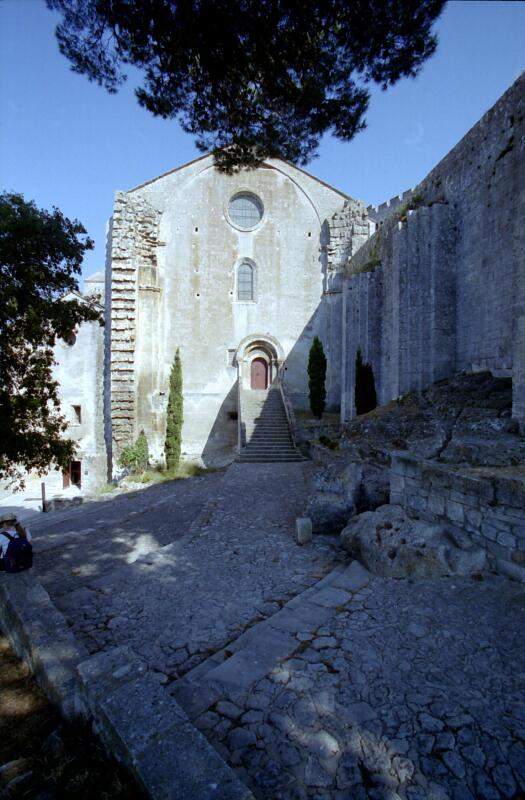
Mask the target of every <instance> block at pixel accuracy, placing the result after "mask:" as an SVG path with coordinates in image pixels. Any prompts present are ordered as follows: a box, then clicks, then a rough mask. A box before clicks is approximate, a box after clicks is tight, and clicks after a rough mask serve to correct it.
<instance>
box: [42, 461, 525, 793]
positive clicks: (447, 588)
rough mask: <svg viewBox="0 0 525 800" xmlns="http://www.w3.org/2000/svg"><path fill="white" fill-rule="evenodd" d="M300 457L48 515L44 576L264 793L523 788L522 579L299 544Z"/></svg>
mask: <svg viewBox="0 0 525 800" xmlns="http://www.w3.org/2000/svg"><path fill="white" fill-rule="evenodd" d="M304 470H305V466H304V465H301V464H289V465H262V464H261V465H259V464H254V465H245V464H243V465H241V464H238V465H233V466H232V467H230V468H229V469H228V470H227V471H226V472H224V473H222V474H215V475H209V476H203V477H202V478H196V479H188V480H186V481H180V482H178V483H176V484H170V485H164V486H162V487H154V488H152V489H150V490H146V491H145V492H141V493H138V494H137V495H136V496H132V497H129V496H128V497H126V498H118V502H117V501H109V502H107V503H101V504H98V507H95V506H92V507H90V506H88V507H86V508H85V509H81V510H79V511H78V512H75V513H71V514H69V515H67V514H65V512H64V514H63V515H62V516H59V515H55V516H54V517H53V518H51V516H50V518H49V520H48V521H47V523H46V524H50V523H52V529H50V530H49V531H48V532H47V534H46V533H45V532H44V531H43V530H40V531H38V530H35V534H36V540H37V542H38V544H37V548H38V547H39V548H40V553H39V552H38V550H37V564H38V569H39V572H40V578H41V579H42V580H43V582H44V583H45V585H46V586H47V588H48V590H49V591H50V593H51V596H52V597H53V599H54V600H55V602H56V603H57V605H58V606H59V607H61V608H62V609H63V610H64V612H65V614H66V616H67V617H68V620H69V622H70V624H71V626H72V628H73V630H74V632H75V633H76V634H77V636H78V637H79V638H80V639H81V640H82V641H83V642H84V644H86V645H87V647H88V648H89V650H90V651H91V652H99V651H101V650H105V649H107V648H110V647H113V646H115V645H128V646H129V647H131V649H132V650H133V651H135V652H136V653H137V654H138V655H139V656H141V657H142V658H143V659H144V660H146V661H147V663H148V664H149V666H150V668H151V669H153V670H154V671H155V672H156V673H157V675H158V678H159V680H160V681H161V683H163V684H165V685H166V691H168V692H170V694H172V695H173V696H174V697H175V698H176V699H177V700H178V702H179V703H180V704H181V705H182V706H183V707H184V708H185V710H186V711H187V713H188V715H189V716H190V718H191V719H192V720H193V721H194V723H195V724H196V725H197V727H198V728H199V729H200V730H201V731H202V732H203V733H205V735H206V736H207V737H208V739H209V741H210V742H211V743H212V744H213V745H214V746H215V747H216V748H217V750H218V751H219V752H220V753H221V754H222V755H223V756H224V758H225V759H226V760H227V761H228V762H229V763H230V764H231V765H232V766H233V768H234V769H235V770H236V771H237V773H238V775H239V777H240V778H241V779H242V780H243V781H244V782H245V783H246V784H248V785H249V786H250V787H251V789H252V790H253V792H254V794H255V796H256V797H257V798H258V799H259V800H365V799H366V798H370V799H371V800H399V798H402V800H478V798H479V799H480V800H497V799H498V798H513V800H524V798H525V666H524V665H525V658H524V657H525V645H524V636H523V631H524V630H525V586H523V585H520V584H518V583H513V582H511V581H509V580H507V579H505V578H502V577H498V576H486V577H485V579H484V580H472V579H471V578H458V577H455V578H441V579H435V580H419V581H412V580H393V579H385V578H373V579H370V576H369V575H368V574H367V573H366V571H364V570H363V569H362V568H361V567H360V566H359V565H358V564H357V562H354V563H353V564H350V566H348V564H349V562H348V560H346V554H344V551H342V550H341V549H340V548H339V547H338V545H337V542H336V540H334V539H332V538H330V537H320V536H318V537H315V538H314V541H313V543H312V544H310V545H308V546H305V547H299V546H297V545H296V544H295V543H294V540H293V522H294V518H295V516H297V515H298V514H300V513H301V511H302V509H303V508H304V504H305V501H306V485H305V480H304ZM53 520H54V521H53ZM43 524H44V523H43ZM33 527H35V526H33ZM86 528H87V531H86ZM82 530H83V531H84V533H80V531H82ZM75 531H76V533H75ZM148 537H149V538H148Z"/></svg>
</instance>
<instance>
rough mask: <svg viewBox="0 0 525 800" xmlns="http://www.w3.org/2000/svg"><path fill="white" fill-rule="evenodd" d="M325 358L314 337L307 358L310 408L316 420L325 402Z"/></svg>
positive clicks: (319, 344) (318, 341) (320, 344)
mask: <svg viewBox="0 0 525 800" xmlns="http://www.w3.org/2000/svg"><path fill="white" fill-rule="evenodd" d="M325 381H326V356H325V354H324V350H323V345H322V342H321V340H320V339H319V338H318V337H317V336H315V337H314V340H313V342H312V346H311V348H310V355H309V357H308V390H309V393H310V408H311V410H312V414H313V415H314V417H317V419H321V417H322V416H323V411H324V409H325V401H326V388H325Z"/></svg>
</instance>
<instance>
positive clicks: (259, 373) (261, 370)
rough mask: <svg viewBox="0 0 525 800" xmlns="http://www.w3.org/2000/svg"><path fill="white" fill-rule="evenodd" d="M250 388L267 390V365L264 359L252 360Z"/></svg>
mask: <svg viewBox="0 0 525 800" xmlns="http://www.w3.org/2000/svg"><path fill="white" fill-rule="evenodd" d="M250 387H251V388H252V389H267V388H268V364H267V363H266V361H265V360H264V358H254V359H253V361H252V364H251V373H250Z"/></svg>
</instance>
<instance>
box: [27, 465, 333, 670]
mask: <svg viewBox="0 0 525 800" xmlns="http://www.w3.org/2000/svg"><path fill="white" fill-rule="evenodd" d="M210 477H213V476H210ZM206 480H207V479H205V480H204V481H203V482H201V483H200V484H199V483H197V481H202V478H201V479H188V480H186V481H179V482H177V483H176V484H173V488H172V491H173V493H174V494H173V497H170V496H169V494H168V496H167V497H166V496H165V494H166V493H159V494H158V495H157V496H156V504H155V505H152V507H151V509H150V510H149V511H148V510H147V509H144V508H143V505H142V504H143V499H142V498H141V499H140V503H141V508H140V509H139V510H140V512H141V513H140V515H137V516H136V517H135V516H134V515H133V511H134V510H136V509H134V508H133V503H131V504H130V513H128V517H127V518H126V520H125V522H124V523H121V524H119V525H115V524H113V525H110V526H106V523H104V522H102V524H101V525H97V527H96V528H95V531H94V532H93V533H89V532H88V533H87V534H83V535H82V536H78V535H77V536H76V535H75V534H71V532H70V531H59V532H58V533H57V534H56V538H55V539H54V540H53V536H55V534H54V533H53V534H51V532H50V533H49V534H48V544H47V545H45V546H49V547H51V548H52V549H49V550H47V551H46V552H45V553H42V554H41V555H40V556H39V557H38V558H37V561H38V564H39V566H38V576H39V578H40V580H42V582H43V584H44V585H45V586H46V588H47V589H48V591H49V593H50V595H51V597H52V599H53V600H54V602H55V603H56V604H57V606H58V607H59V608H61V609H62V611H63V612H64V613H65V615H66V617H67V619H68V621H69V622H70V624H71V627H72V629H73V631H74V633H75V634H76V635H77V636H78V637H79V639H80V640H81V641H83V642H84V644H85V645H86V646H87V648H88V650H89V651H90V652H91V653H95V652H98V651H100V650H103V649H108V648H110V647H113V646H117V645H121V644H127V645H129V646H130V647H131V648H132V649H133V650H134V651H135V652H136V653H137V654H139V655H141V656H142V657H143V658H144V659H145V660H146V661H147V663H148V665H149V666H150V667H151V668H152V669H154V670H155V671H156V672H158V673H159V677H160V679H161V680H166V681H168V680H172V679H173V678H176V677H178V676H179V675H180V674H183V673H184V672H186V671H187V670H189V669H191V668H193V667H195V666H196V665H197V664H198V663H200V661H202V660H203V658H205V657H206V656H208V655H209V654H211V653H213V652H215V651H217V650H218V649H220V648H221V647H223V646H224V645H226V644H227V643H228V642H229V641H230V640H231V639H233V638H236V637H237V636H238V635H239V633H241V632H242V631H243V630H244V629H245V628H246V627H247V626H249V625H251V624H253V623H254V622H256V621H258V620H261V619H263V618H264V617H266V616H268V615H271V614H273V613H274V612H275V611H277V610H279V604H280V603H282V602H284V601H285V600H287V599H289V598H290V597H293V596H294V595H295V594H297V593H298V592H300V591H301V590H302V589H304V588H305V587H307V586H309V585H310V584H312V583H315V581H317V580H318V579H319V578H321V577H322V576H323V575H324V574H325V572H326V571H327V570H329V569H331V567H332V566H333V564H334V562H335V560H336V559H337V558H342V557H343V556H342V553H341V552H340V551H339V549H338V547H337V543H336V541H335V539H333V538H330V537H326V538H325V537H323V538H320V539H318V540H317V542H316V544H315V545H314V546H313V547H310V548H300V547H298V546H297V545H296V544H295V543H294V539H293V525H294V520H295V517H296V516H297V515H298V514H300V513H301V512H302V511H303V509H304V505H305V502H306V482H305V478H304V466H303V465H301V464H285V465H276V464H253V465H252V464H249V465H246V464H243V465H241V464H234V465H232V466H231V467H229V468H228V470H226V472H225V473H223V474H222V475H221V476H220V478H219V479H218V480H211V481H210V482H208V483H207V482H206ZM181 493H182V494H181ZM108 505H109V504H108ZM181 506H182V507H184V506H185V508H184V510H181ZM188 508H189V509H190V511H191V512H192V514H193V522H192V521H191V520H190V519H188ZM100 513H101V514H102V513H104V519H105V518H106V514H107V513H111V509H105V508H104V506H103V505H102V506H101V509H100ZM130 515H131V516H130ZM78 519H79V518H78ZM77 521H78V520H77ZM68 524H69V525H71V524H72V523H71V521H70V522H69V523H68ZM91 524H92V525H94V524H95V518H92V519H91ZM60 535H62V536H66V537H67V543H68V544H67V549H64V547H63V545H60V547H59V548H57V547H54V544H55V543H56V542H59V541H60ZM94 535H96V538H93V537H94ZM141 537H142V538H141ZM148 537H150V538H149V539H148ZM42 538H43V539H44V540H45V538H46V537H42ZM165 542H169V544H166V545H165V546H159V545H162V544H164V543H165ZM129 562H131V563H129ZM77 587H78V588H77Z"/></svg>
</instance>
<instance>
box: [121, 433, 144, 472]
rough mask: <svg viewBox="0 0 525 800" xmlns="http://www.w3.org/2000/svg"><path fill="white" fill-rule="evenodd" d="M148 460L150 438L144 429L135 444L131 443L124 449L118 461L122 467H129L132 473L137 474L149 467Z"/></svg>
mask: <svg viewBox="0 0 525 800" xmlns="http://www.w3.org/2000/svg"><path fill="white" fill-rule="evenodd" d="M148 462H149V450H148V440H147V439H146V434H145V433H144V431H141V432H140V433H139V436H138V439H137V441H136V442H135V444H129V445H128V446H127V447H125V448H124V449H123V451H122V453H121V454H120V456H119V459H118V463H119V466H120V467H127V468H128V469H130V470H131V472H132V473H134V474H136V473H139V472H144V470H145V469H147V467H148Z"/></svg>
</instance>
